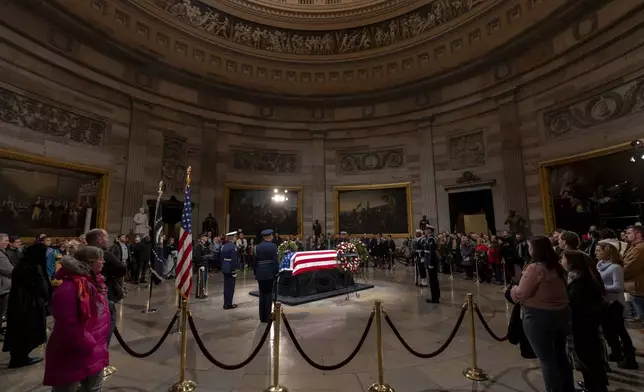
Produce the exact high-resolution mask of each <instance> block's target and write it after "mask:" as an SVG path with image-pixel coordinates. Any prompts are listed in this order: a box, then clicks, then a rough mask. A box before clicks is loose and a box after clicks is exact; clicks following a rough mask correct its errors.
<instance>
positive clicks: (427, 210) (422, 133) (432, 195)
mask: <svg viewBox="0 0 644 392" xmlns="http://www.w3.org/2000/svg"><path fill="white" fill-rule="evenodd" d="M432 122H433V118H430V120H429V121H424V122H422V123H419V124H418V125H417V128H418V140H419V141H420V188H421V195H422V201H423V204H422V205H423V211H422V214H421V215H427V218H428V219H429V221H430V222H431V223H432V224H433V225H438V206H437V200H436V170H435V167H434V136H433V130H432ZM418 223H419V222H415V223H414V226H415V227H418Z"/></svg>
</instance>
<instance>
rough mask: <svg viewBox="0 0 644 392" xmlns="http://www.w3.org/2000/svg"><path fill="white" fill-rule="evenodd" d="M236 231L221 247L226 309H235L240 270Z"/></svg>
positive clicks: (229, 235)
mask: <svg viewBox="0 0 644 392" xmlns="http://www.w3.org/2000/svg"><path fill="white" fill-rule="evenodd" d="M236 234H237V232H236V231H231V232H230V233H227V234H226V243H225V244H224V245H223V246H222V247H221V255H220V256H221V272H222V273H223V274H224V309H226V310H228V309H235V308H236V307H237V305H235V304H234V303H233V296H234V295H235V282H236V281H237V272H238V271H239V269H240V264H239V258H238V257H237V256H238V253H237V245H236V244H235V243H234V242H233V237H234V236H235V235H236Z"/></svg>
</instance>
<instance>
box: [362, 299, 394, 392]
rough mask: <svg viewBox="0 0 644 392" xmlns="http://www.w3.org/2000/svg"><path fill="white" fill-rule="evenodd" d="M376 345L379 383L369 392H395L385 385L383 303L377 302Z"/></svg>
mask: <svg viewBox="0 0 644 392" xmlns="http://www.w3.org/2000/svg"><path fill="white" fill-rule="evenodd" d="M375 308H376V345H377V350H378V382H377V383H375V384H372V385H371V386H370V387H369V389H368V391H369V392H395V391H394V389H393V388H392V387H391V386H390V385H389V384H385V375H384V370H383V369H382V301H381V300H379V299H377V300H376V305H375Z"/></svg>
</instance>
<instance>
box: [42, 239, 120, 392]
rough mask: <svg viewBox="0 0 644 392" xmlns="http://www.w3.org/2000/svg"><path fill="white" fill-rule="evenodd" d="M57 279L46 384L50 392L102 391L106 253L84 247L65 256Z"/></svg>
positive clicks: (105, 352)
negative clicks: (104, 257) (104, 263)
mask: <svg viewBox="0 0 644 392" xmlns="http://www.w3.org/2000/svg"><path fill="white" fill-rule="evenodd" d="M60 264H61V268H60V269H59V270H58V271H56V275H55V279H59V280H61V281H62V283H61V284H60V286H58V287H57V288H56V289H55V291H54V295H53V297H52V300H51V313H52V315H53V316H54V320H55V324H54V330H53V331H52V333H51V336H50V337H49V342H48V343H47V351H46V354H45V378H44V381H43V384H44V385H48V386H52V387H53V388H52V392H75V391H76V390H77V389H78V388H79V386H80V391H82V392H100V390H101V387H102V380H103V377H102V370H103V368H104V367H105V366H107V365H108V364H109V352H108V348H107V335H108V333H109V330H110V310H109V307H108V303H107V298H106V293H107V289H106V287H105V282H104V279H103V275H101V269H102V268H103V251H102V250H101V249H99V248H96V247H93V246H86V247H84V248H81V249H79V250H78V251H76V253H74V256H65V257H63V258H62V259H61V261H60Z"/></svg>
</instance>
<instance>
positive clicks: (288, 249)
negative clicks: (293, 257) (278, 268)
mask: <svg viewBox="0 0 644 392" xmlns="http://www.w3.org/2000/svg"><path fill="white" fill-rule="evenodd" d="M297 251H298V247H297V243H296V242H295V241H284V242H282V243H281V244H280V246H278V247H277V260H279V261H280V263H281V262H282V260H284V257H286V255H287V254H289V253H292V252H297Z"/></svg>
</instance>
